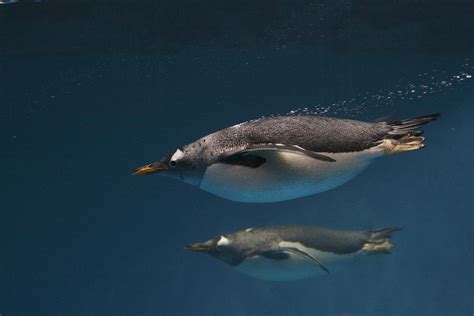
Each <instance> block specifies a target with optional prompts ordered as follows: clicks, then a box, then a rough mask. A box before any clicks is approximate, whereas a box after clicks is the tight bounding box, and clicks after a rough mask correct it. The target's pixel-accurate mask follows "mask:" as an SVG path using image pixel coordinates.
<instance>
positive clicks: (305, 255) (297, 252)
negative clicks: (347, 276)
mask: <svg viewBox="0 0 474 316" xmlns="http://www.w3.org/2000/svg"><path fill="white" fill-rule="evenodd" d="M280 250H281V251H287V252H290V253H293V254H295V255H299V256H302V257H303V258H305V259H308V260H309V261H311V262H312V263H314V264H315V265H317V266H318V267H320V268H321V269H323V270H324V271H325V272H326V273H327V274H329V270H328V268H326V267H325V266H324V265H323V264H322V263H321V261H319V260H318V258H316V257H314V256H312V255H310V254H309V253H307V252H304V251H302V250H300V249H298V248H293V247H281V248H280Z"/></svg>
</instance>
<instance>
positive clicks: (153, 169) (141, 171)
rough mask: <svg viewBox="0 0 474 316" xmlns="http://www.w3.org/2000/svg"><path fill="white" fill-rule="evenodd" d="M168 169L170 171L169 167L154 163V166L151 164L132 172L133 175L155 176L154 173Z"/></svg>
mask: <svg viewBox="0 0 474 316" xmlns="http://www.w3.org/2000/svg"><path fill="white" fill-rule="evenodd" d="M166 169H168V167H167V166H165V165H163V164H162V163H160V162H154V163H152V164H149V165H146V166H143V167H140V168H137V169H135V170H134V171H133V172H132V175H134V176H142V175H146V174H153V173H156V172H158V171H160V170H166Z"/></svg>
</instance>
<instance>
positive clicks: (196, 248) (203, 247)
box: [184, 243, 210, 252]
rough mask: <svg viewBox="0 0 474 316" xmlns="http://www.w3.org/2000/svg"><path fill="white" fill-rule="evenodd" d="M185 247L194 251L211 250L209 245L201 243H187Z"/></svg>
mask: <svg viewBox="0 0 474 316" xmlns="http://www.w3.org/2000/svg"><path fill="white" fill-rule="evenodd" d="M184 249H186V250H189V251H193V252H208V251H209V250H210V248H209V246H206V245H204V244H199V243H197V244H190V245H187V246H186V247H184Z"/></svg>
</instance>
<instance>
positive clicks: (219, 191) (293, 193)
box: [133, 114, 439, 203]
mask: <svg viewBox="0 0 474 316" xmlns="http://www.w3.org/2000/svg"><path fill="white" fill-rule="evenodd" d="M438 116H439V115H438V114H433V115H428V116H422V117H417V118H412V119H407V120H402V121H396V122H375V123H367V122H362V121H355V120H347V119H338V118H329V117H320V116H315V115H300V116H278V117H269V118H263V119H259V120H255V121H249V122H245V123H241V124H237V125H235V126H232V127H229V128H226V129H223V130H220V131H218V132H215V133H212V134H210V135H207V136H204V137H202V138H200V139H198V140H197V141H195V142H193V143H191V144H188V145H184V146H182V147H180V148H178V149H177V150H175V151H174V152H171V153H169V154H168V155H166V156H164V157H163V158H162V159H161V160H160V161H157V162H154V163H151V164H148V165H146V166H144V167H141V168H138V169H136V170H135V171H134V172H133V175H144V174H152V173H158V174H162V175H167V176H170V177H173V178H177V179H180V180H182V181H184V182H187V183H190V184H192V185H195V186H198V187H199V188H201V189H203V190H205V191H208V192H211V193H213V194H216V195H218V196H221V197H223V198H226V199H229V200H233V201H240V202H260V203H264V202H276V201H283V200H290V199H295V198H298V197H302V196H306V195H311V194H315V193H319V192H323V191H326V190H329V189H332V188H335V187H337V186H339V185H341V184H343V183H345V182H346V181H348V180H350V179H351V178H353V177H354V176H355V175H357V174H358V173H359V172H361V171H362V170H363V169H364V168H365V167H366V166H367V165H369V164H370V163H371V162H372V160H373V159H374V158H377V157H381V156H383V155H387V154H393V153H398V152H403V151H410V150H415V149H419V148H422V147H424V144H423V141H424V139H425V138H424V137H423V136H422V132H421V131H419V130H418V129H419V128H420V127H422V126H423V125H425V124H427V123H429V122H431V121H433V120H436V119H437V118H438Z"/></svg>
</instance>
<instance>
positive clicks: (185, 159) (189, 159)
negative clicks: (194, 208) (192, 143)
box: [132, 146, 205, 186]
mask: <svg viewBox="0 0 474 316" xmlns="http://www.w3.org/2000/svg"><path fill="white" fill-rule="evenodd" d="M204 172H205V166H200V159H198V155H197V153H196V152H194V151H193V150H192V148H189V146H184V147H182V148H178V149H176V150H175V151H172V152H170V153H168V154H167V155H165V156H163V157H162V158H161V159H160V160H158V161H155V162H153V163H150V164H148V165H145V166H143V167H140V168H137V169H135V170H134V171H133V172H132V175H134V176H140V175H149V174H154V173H156V174H161V175H165V176H168V177H172V178H176V179H178V180H181V181H184V182H187V183H190V184H193V185H197V186H199V184H200V182H201V179H202V175H203V174H204Z"/></svg>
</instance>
